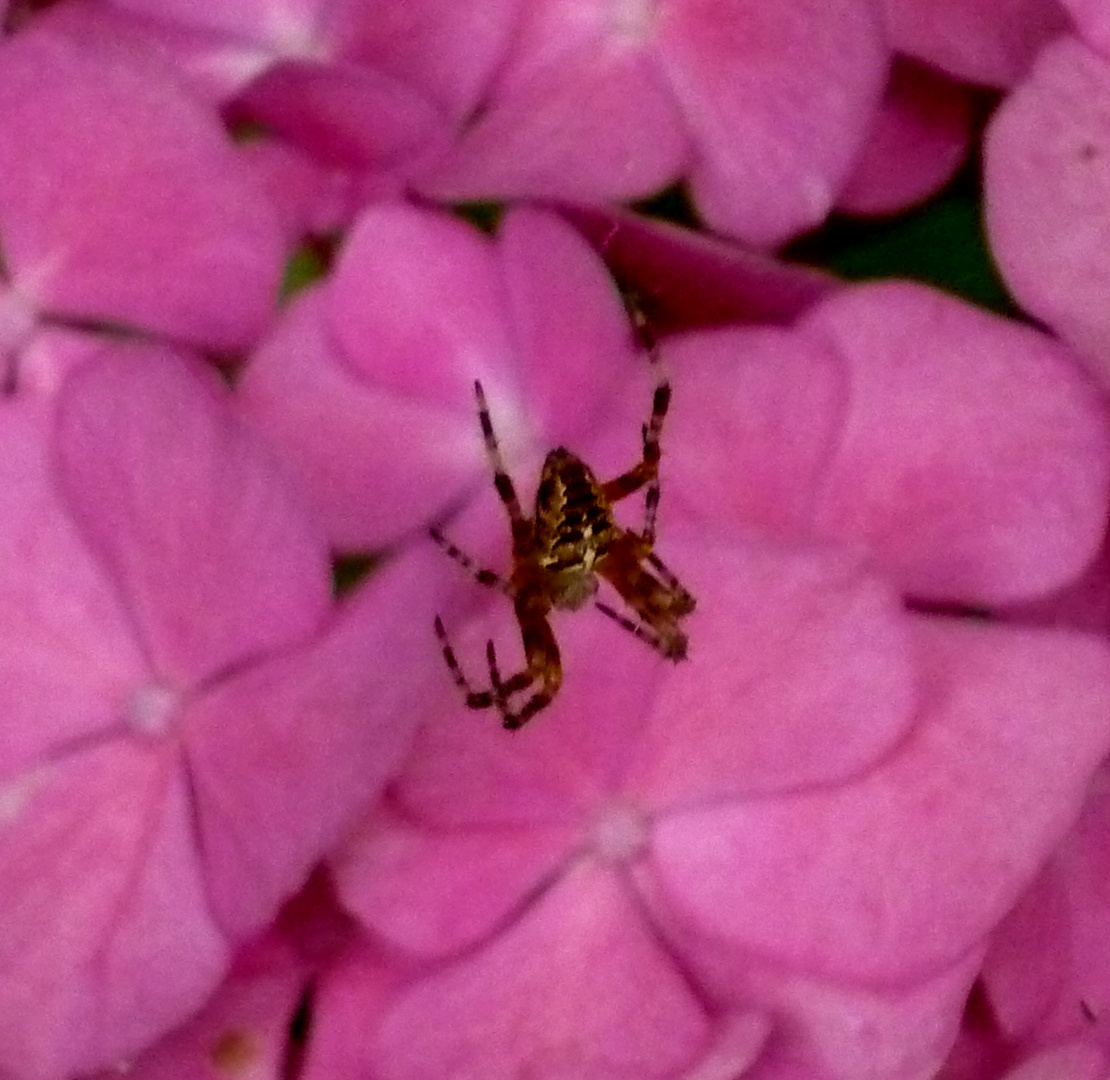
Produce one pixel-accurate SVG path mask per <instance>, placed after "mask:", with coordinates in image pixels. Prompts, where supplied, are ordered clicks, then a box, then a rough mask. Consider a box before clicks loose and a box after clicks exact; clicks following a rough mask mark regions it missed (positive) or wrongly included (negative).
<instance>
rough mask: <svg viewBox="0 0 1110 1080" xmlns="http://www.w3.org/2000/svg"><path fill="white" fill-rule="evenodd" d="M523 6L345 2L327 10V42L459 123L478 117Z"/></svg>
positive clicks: (511, 0) (501, 1)
mask: <svg viewBox="0 0 1110 1080" xmlns="http://www.w3.org/2000/svg"><path fill="white" fill-rule="evenodd" d="M522 6H523V5H522V4H521V3H520V0H487V2H486V3H483V4H459V3H455V2H454V0H407V2H406V3H404V4H396V5H388V6H379V5H366V4H363V3H362V2H361V0H343V2H332V3H331V4H329V5H328V7H329V8H330V11H329V13H328V19H327V23H326V26H325V28H324V34H325V36H326V37H327V38H328V39H329V44H330V47H331V49H332V50H333V51H334V53H335V55H337V56H342V57H345V58H347V59H351V60H355V61H357V62H358V63H361V64H368V65H370V66H372V67H375V68H377V69H378V70H380V71H383V72H386V73H387V74H390V75H392V76H393V77H394V78H397V79H399V80H401V81H402V82H406V83H408V84H409V85H411V86H417V87H420V89H421V90H422V91H423V92H424V93H425V94H427V95H428V96H429V97H430V98H431V99H432V100H434V101H435V102H436V103H437V104H438V105H439V106H440V108H441V109H443V110H444V111H445V112H446V113H447V115H448V116H450V117H451V119H452V120H453V121H454V122H456V123H459V122H462V121H463V120H465V119H466V118H467V117H468V116H470V115H472V114H473V113H474V112H475V111H477V110H478V109H480V107H481V103H482V102H481V99H482V95H483V94H484V93H485V91H486V89H487V87H488V85H489V82H490V79H491V77H492V74H493V72H494V69H495V66H496V65H497V64H499V63H500V62H501V60H502V58H503V56H504V54H505V51H506V49H507V48H508V46H509V42H510V39H511V35H512V33H513V31H514V30H515V29H516V27H517V23H518V20H519V18H520V10H521V8H522Z"/></svg>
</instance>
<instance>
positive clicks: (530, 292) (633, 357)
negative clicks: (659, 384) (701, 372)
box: [497, 209, 650, 469]
mask: <svg viewBox="0 0 1110 1080" xmlns="http://www.w3.org/2000/svg"><path fill="white" fill-rule="evenodd" d="M497 239H498V244H497V252H498V255H499V257H500V262H501V273H502V275H503V278H504V281H505V286H506V291H507V293H508V302H509V309H510V311H511V313H512V314H511V318H512V327H513V329H514V340H515V344H516V348H517V353H518V356H519V363H520V367H521V369H522V370H521V373H520V380H521V382H522V383H523V391H524V394H525V395H526V396H527V397H528V399H529V405H530V406H531V408H530V410H529V413H530V418H531V420H532V422H533V423H535V424H536V426H537V427H538V428H539V429H540V430H541V431H543V432H544V436H545V438H546V439H547V440H548V444H549V446H556V445H568V446H576V447H578V449H579V450H580V451H583V452H584V451H585V449H586V448H585V447H584V446H583V445H582V442H583V428H588V427H589V426H590V424H591V423H592V424H593V425H598V424H599V423H604V424H605V425H607V426H608V425H610V424H611V425H620V428H621V430H624V431H630V432H632V433H633V436H635V432H636V430H637V428H638V427H639V426H640V423H642V420H643V413H644V408H645V405H646V403H647V401H648V400H649V397H648V393H650V391H648V390H647V388H646V387H645V393H644V396H643V397H642V398H640V397H638V396H633V395H632V394H629V393H626V390H627V388H628V386H629V383H630V381H631V380H630V374H637V373H639V372H642V371H643V370H644V369H645V368H646V365H645V364H644V362H643V358H642V357H641V356H640V355H639V354H638V350H637V348H636V347H635V346H636V345H637V344H638V343H637V342H636V341H635V340H634V335H633V331H632V328H631V326H630V325H629V317H628V313H627V312H626V310H625V307H624V304H623V303H622V301H621V299H620V295H619V293H618V292H617V288H616V285H615V284H614V282H613V279H612V278H611V277H610V276H609V273H608V271H607V270H606V268H605V264H604V263H602V262H601V260H600V259H599V258H598V257H597V256H596V255H595V254H594V252H593V251H591V250H590V248H589V247H588V246H587V245H586V244H585V243H584V241H583V240H582V238H581V237H580V236H579V235H578V234H577V233H576V232H574V231H573V230H572V229H570V228H568V227H567V225H566V224H565V223H564V222H563V221H561V220H560V219H559V218H557V217H554V216H553V215H551V214H548V213H544V212H541V211H535V210H529V209H519V210H513V211H510V212H509V213H508V214H506V216H505V219H504V221H503V223H502V225H501V229H500V231H499V232H498V237H497ZM619 402H627V403H628V405H629V409H630V410H631V411H625V410H619V409H618V405H617V403H619ZM628 442H629V445H628V446H627V449H626V451H625V452H626V453H629V452H631V453H635V449H636V448H635V442H634V438H633V439H632V440H629V441H628ZM591 463H592V464H593V465H594V466H595V467H597V468H604V467H605V463H604V462H603V461H598V460H596V459H593V458H591ZM616 468H618V469H619V468H620V466H616Z"/></svg>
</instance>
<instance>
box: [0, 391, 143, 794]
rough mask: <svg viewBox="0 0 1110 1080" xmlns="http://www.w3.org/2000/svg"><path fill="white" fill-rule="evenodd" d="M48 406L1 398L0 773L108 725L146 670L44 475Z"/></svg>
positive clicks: (14, 771)
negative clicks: (4, 401) (0, 722)
mask: <svg viewBox="0 0 1110 1080" xmlns="http://www.w3.org/2000/svg"><path fill="white" fill-rule="evenodd" d="M48 417H49V413H48V411H47V409H46V408H44V407H43V406H42V404H41V403H28V402H24V403H21V404H12V403H9V404H8V405H6V406H5V409H4V414H3V423H2V424H0V518H2V520H3V522H4V527H3V529H0V610H2V611H3V618H2V619H0V715H3V716H4V724H3V726H2V727H0V775H2V776H4V777H13V776H19V775H20V773H21V772H22V771H23V770H24V769H26V768H29V767H31V766H32V765H34V764H37V763H38V762H40V761H41V760H42V759H43V758H44V757H47V756H49V755H50V754H51V753H52V752H56V751H58V750H59V748H61V747H65V746H72V745H74V744H76V743H78V742H80V741H82V740H85V739H88V738H90V737H93V736H96V735H100V734H102V733H104V732H107V731H112V730H114V729H115V728H116V726H117V724H118V723H119V709H120V704H121V702H122V701H124V700H126V697H127V695H128V694H129V693H130V692H131V690H132V688H133V687H134V686H135V685H136V683H138V682H139V681H140V680H142V679H144V678H145V677H146V674H147V665H146V661H145V658H144V657H143V655H142V653H141V651H140V649H139V646H138V643H137V642H136V641H135V639H134V636H133V633H132V629H131V626H130V624H129V621H128V617H127V612H126V610H125V608H124V605H123V604H122V603H121V601H120V598H119V596H118V595H117V593H116V591H115V590H114V588H113V587H112V584H111V582H110V581H109V580H107V579H106V577H105V575H104V573H103V572H102V570H101V569H100V567H99V566H98V565H97V564H96V562H95V561H94V559H93V558H92V557H91V555H90V553H89V551H88V549H87V548H86V547H85V545H84V544H83V542H82V539H81V537H80V535H79V534H78V532H77V530H76V529H75V528H74V526H73V523H72V521H71V520H70V519H69V516H68V514H67V513H66V512H65V508H64V506H63V505H62V504H61V502H60V500H59V499H58V497H57V493H56V491H55V489H54V485H53V483H52V478H51V476H50V469H49V462H48V461H47V460H44V458H46V456H47V449H48V439H49V432H50V425H49V420H48Z"/></svg>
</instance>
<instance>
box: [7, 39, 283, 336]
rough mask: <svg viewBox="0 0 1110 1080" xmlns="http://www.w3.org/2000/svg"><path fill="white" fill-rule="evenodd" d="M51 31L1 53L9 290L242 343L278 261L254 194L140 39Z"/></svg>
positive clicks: (272, 288)
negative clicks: (46, 179) (113, 39)
mask: <svg viewBox="0 0 1110 1080" xmlns="http://www.w3.org/2000/svg"><path fill="white" fill-rule="evenodd" d="M49 26H50V23H49V20H47V21H46V22H45V23H44V24H43V25H42V26H40V27H39V28H36V27H35V26H32V27H31V28H30V29H29V30H28V31H27V32H25V33H21V34H19V35H17V36H16V37H13V38H11V39H9V40H8V41H7V42H6V43H5V44H4V45H3V47H2V49H0V114H2V115H3V117H4V123H3V125H2V126H0V157H2V158H3V160H4V161H5V162H6V164H5V167H4V169H3V170H2V173H0V227H2V231H3V238H4V258H5V263H6V264H7V265H8V266H9V267H10V269H11V273H12V277H13V278H14V280H15V282H16V283H17V285H18V287H19V288H20V289H21V291H22V292H23V293H24V294H26V295H28V296H30V297H33V298H34V299H35V300H36V302H37V303H38V304H40V305H42V306H49V307H51V308H54V309H56V310H58V311H60V312H62V313H64V314H66V315H70V316H78V317H83V318H97V319H105V318H106V319H112V320H117V321H123V322H127V323H130V324H133V325H139V326H142V327H144V328H148V329H153V330H157V331H160V332H163V333H167V334H170V335H173V336H176V337H180V338H185V339H187V340H190V341H193V342H195V343H197V344H202V345H206V346H209V347H212V348H217V349H231V348H236V347H241V346H242V345H244V344H246V343H248V342H249V341H251V340H252V339H253V338H254V337H255V336H256V335H257V334H258V332H259V331H260V330H261V328H262V326H263V324H264V322H265V320H266V319H267V318H268V317H269V316H270V313H271V311H272V310H273V305H274V301H275V299H276V296H277V287H278V282H279V277H280V273H281V260H282V254H283V252H282V241H281V234H280V231H279V229H278V224H277V218H276V215H275V213H274V211H273V209H272V207H271V206H270V205H269V203H268V202H267V200H266V198H265V195H264V192H263V191H262V189H261V187H260V186H259V184H258V183H257V182H256V181H255V180H254V178H253V177H252V176H251V174H250V171H249V170H248V169H247V168H246V167H245V166H244V165H243V163H241V162H240V161H239V160H238V159H237V157H236V155H235V152H234V150H233V148H232V146H231V144H230V143H229V142H228V140H227V137H226V135H225V134H224V132H223V131H222V129H221V128H220V125H219V123H218V120H217V117H216V116H215V115H214V114H212V113H210V112H208V111H206V110H205V109H203V108H201V107H200V106H199V105H198V103H197V102H196V100H195V99H194V98H193V97H192V96H191V95H190V94H189V93H188V92H187V91H186V90H185V88H184V87H183V86H182V85H181V84H180V82H179V80H178V79H177V77H176V76H175V75H174V74H173V72H171V70H170V69H169V68H168V66H167V65H166V64H165V63H164V62H163V60H162V59H161V58H159V57H157V56H156V55H155V54H154V52H153V50H152V49H151V48H149V47H147V46H146V45H145V44H144V43H143V42H142V41H141V39H139V38H138V37H136V38H135V39H134V40H132V39H128V40H126V41H116V42H108V41H107V40H106V39H102V38H100V37H97V38H95V39H93V40H92V41H83V40H81V39H79V38H77V37H75V36H74V35H72V34H71V33H69V32H68V31H66V30H65V29H64V24H63V28H62V29H60V30H59V31H58V32H57V33H54V32H52V31H51V30H50V29H49ZM44 176H49V177H50V178H51V182H50V183H43V177H44Z"/></svg>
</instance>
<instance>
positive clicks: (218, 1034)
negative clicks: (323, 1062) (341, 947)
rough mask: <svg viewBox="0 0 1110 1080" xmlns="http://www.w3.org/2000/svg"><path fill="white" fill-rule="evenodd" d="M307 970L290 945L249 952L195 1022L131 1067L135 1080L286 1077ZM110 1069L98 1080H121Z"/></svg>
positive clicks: (272, 944) (268, 944) (264, 946)
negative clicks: (291, 1033)
mask: <svg viewBox="0 0 1110 1080" xmlns="http://www.w3.org/2000/svg"><path fill="white" fill-rule="evenodd" d="M304 991H305V971H304V970H303V967H302V966H301V965H300V964H299V963H298V962H297V960H296V958H295V956H294V955H293V954H292V951H291V950H290V949H288V947H285V948H282V947H281V945H280V944H278V943H276V942H273V941H266V942H264V943H263V944H262V945H260V946H256V947H254V948H251V949H248V950H245V951H244V953H243V954H241V955H240V956H239V958H238V959H237V960H236V963H235V966H234V967H233V968H232V970H231V972H230V973H229V975H228V977H227V979H226V980H225V981H224V983H223V985H222V986H220V988H219V989H218V990H217V991H216V993H215V994H214V995H213V997H212V999H211V1000H210V1001H209V1002H208V1004H207V1005H206V1006H205V1008H204V1009H203V1010H202V1011H201V1012H200V1013H199V1014H198V1015H197V1016H195V1017H193V1018H192V1019H190V1020H189V1021H188V1023H186V1024H184V1025H183V1026H182V1027H180V1028H179V1029H177V1030H176V1031H173V1032H171V1033H170V1034H169V1035H167V1036H166V1037H165V1038H164V1039H162V1040H161V1041H159V1042H157V1043H155V1045H154V1046H152V1047H151V1048H150V1049H148V1050H147V1051H146V1052H145V1053H144V1054H142V1055H141V1056H140V1057H139V1058H138V1059H137V1060H135V1061H133V1062H128V1064H127V1073H126V1075H127V1076H128V1078H129V1080H199V1078H201V1077H205V1078H207V1077H210V1076H211V1077H217V1076H219V1077H229V1078H230V1077H241V1078H243V1080H247V1078H249V1080H281V1078H282V1077H284V1076H285V1075H287V1074H286V1064H287V1061H286V1059H287V1056H288V1054H289V1039H290V1025H291V1023H292V1020H293V1016H294V1014H295V1012H296V1010H297V1006H298V1003H299V1001H300V999H301V996H302V995H303V993H304ZM118 1075H119V1074H118V1072H116V1073H113V1072H111V1071H109V1072H106V1073H105V1074H104V1075H103V1076H101V1077H99V1078H98V1080H115V1077H118Z"/></svg>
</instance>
